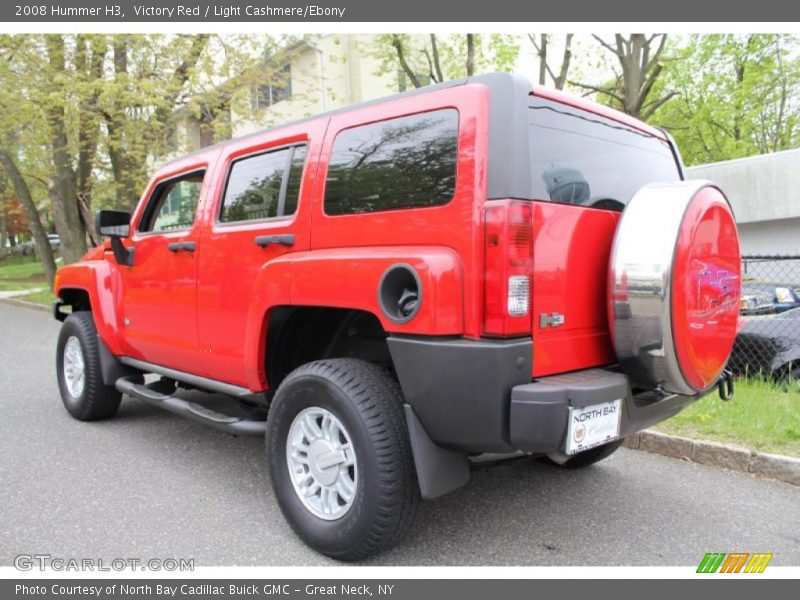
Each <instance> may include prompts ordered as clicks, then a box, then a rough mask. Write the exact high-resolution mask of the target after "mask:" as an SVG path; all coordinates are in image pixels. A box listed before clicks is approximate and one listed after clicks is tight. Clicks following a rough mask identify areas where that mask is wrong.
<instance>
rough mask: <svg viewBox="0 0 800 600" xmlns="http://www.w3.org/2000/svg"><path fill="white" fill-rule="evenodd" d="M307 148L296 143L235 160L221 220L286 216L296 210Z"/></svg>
mask: <svg viewBox="0 0 800 600" xmlns="http://www.w3.org/2000/svg"><path fill="white" fill-rule="evenodd" d="M305 158H306V147H305V146H293V147H290V148H282V149H280V150H273V151H272V152H266V153H264V154H258V155H256V156H249V157H247V158H242V159H240V160H237V161H236V162H234V163H233V165H232V166H231V169H230V174H229V175H228V182H227V184H226V186H225V196H224V197H223V199H222V209H221V212H220V221H221V222H223V223H234V222H238V221H258V220H263V219H273V218H275V217H287V216H290V215H293V214H294V212H295V211H296V210H297V202H298V198H299V196H300V182H301V180H302V176H303V165H304V164H305Z"/></svg>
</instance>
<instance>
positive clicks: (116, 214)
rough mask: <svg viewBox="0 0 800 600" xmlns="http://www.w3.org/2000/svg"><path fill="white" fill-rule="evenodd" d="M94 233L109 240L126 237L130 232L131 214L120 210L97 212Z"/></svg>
mask: <svg viewBox="0 0 800 600" xmlns="http://www.w3.org/2000/svg"><path fill="white" fill-rule="evenodd" d="M94 228H95V231H97V233H98V234H99V235H104V236H106V237H110V238H112V239H113V238H124V237H128V235H129V234H130V231H131V213H129V212H124V211H121V210H99V211H97V215H96V216H95V221H94Z"/></svg>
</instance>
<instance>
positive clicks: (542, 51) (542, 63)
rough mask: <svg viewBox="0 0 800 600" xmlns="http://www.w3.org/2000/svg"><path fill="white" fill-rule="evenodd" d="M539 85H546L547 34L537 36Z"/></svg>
mask: <svg viewBox="0 0 800 600" xmlns="http://www.w3.org/2000/svg"><path fill="white" fill-rule="evenodd" d="M537 54H538V55H539V85H545V84H546V83H547V34H546V33H543V34H541V35H540V36H539V52H538V53H537Z"/></svg>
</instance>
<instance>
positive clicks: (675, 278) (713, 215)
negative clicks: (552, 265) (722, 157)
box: [608, 181, 741, 395]
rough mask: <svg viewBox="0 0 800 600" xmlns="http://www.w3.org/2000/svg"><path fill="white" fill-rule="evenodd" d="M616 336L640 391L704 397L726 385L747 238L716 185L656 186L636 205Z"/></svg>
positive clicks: (620, 278)
mask: <svg viewBox="0 0 800 600" xmlns="http://www.w3.org/2000/svg"><path fill="white" fill-rule="evenodd" d="M608 289H609V305H608V313H609V328H610V332H611V339H612V343H613V345H614V350H615V352H616V355H617V359H618V361H619V364H620V366H621V368H622V370H623V371H624V372H625V374H626V375H628V377H630V379H631V380H632V383H633V384H635V385H637V386H639V387H643V388H647V389H660V390H662V391H664V392H668V393H676V394H685V395H696V394H698V393H701V392H703V391H705V390H707V389H708V388H709V387H711V386H712V385H714V383H716V381H717V380H718V378H719V376H720V374H721V373H722V370H723V369H724V368H725V364H726V363H727V361H728V358H729V356H730V352H731V348H732V347H733V342H734V339H735V337H736V330H737V324H738V319H739V297H740V294H741V256H740V251H739V236H738V233H737V231H736V222H735V220H734V216H733V212H732V211H731V207H730V204H729V203H728V200H727V198H726V197H725V195H724V194H723V193H722V191H721V190H720V189H719V188H717V187H716V186H714V185H713V184H711V183H709V182H707V181H681V182H674V183H655V184H649V185H646V186H644V187H643V188H641V189H640V190H639V191H638V192H637V193H636V194H635V195H634V197H633V198H632V199H631V201H630V203H629V204H628V206H627V207H626V208H625V211H624V212H623V214H622V218H621V220H620V223H619V225H618V227H617V231H616V234H615V237H614V243H613V246H612V252H611V260H610V265H609V286H608Z"/></svg>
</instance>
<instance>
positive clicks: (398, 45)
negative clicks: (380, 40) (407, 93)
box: [392, 34, 422, 88]
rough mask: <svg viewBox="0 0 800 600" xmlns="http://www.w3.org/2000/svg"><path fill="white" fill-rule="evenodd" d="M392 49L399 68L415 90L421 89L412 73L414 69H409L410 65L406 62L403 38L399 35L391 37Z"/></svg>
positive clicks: (417, 79)
mask: <svg viewBox="0 0 800 600" xmlns="http://www.w3.org/2000/svg"><path fill="white" fill-rule="evenodd" d="M392 48H394V51H395V52H396V53H397V62H398V63H400V68H401V69H402V70H403V73H405V75H406V77H408V80H409V81H410V82H411V85H413V86H414V87H415V88H420V87H422V83H421V82H420V80H419V78H418V77H417V74H416V73H414V69H412V68H411V65H409V64H408V60H407V59H406V51H405V48H404V47H403V38H401V37H400V36H399V35H397V34H394V35H392Z"/></svg>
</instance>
